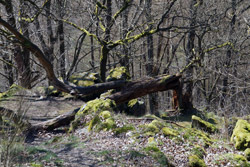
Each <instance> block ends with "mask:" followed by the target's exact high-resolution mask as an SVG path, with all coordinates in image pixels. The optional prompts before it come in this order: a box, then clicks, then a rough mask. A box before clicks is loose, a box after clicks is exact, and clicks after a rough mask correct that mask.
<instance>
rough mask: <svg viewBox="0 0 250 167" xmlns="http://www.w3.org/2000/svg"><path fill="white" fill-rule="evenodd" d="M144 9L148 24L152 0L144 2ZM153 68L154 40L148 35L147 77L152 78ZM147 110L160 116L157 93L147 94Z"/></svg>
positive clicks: (150, 19)
mask: <svg viewBox="0 0 250 167" xmlns="http://www.w3.org/2000/svg"><path fill="white" fill-rule="evenodd" d="M146 7H147V14H146V20H147V22H148V23H150V22H151V21H152V18H151V8H152V0H147V1H146ZM153 67H154V39H153V35H149V36H147V64H146V72H147V75H148V76H154V73H153ZM149 108H150V113H151V114H155V115H160V114H159V111H158V94H157V93H153V94H149Z"/></svg>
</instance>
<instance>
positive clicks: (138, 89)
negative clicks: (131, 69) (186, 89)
mask: <svg viewBox="0 0 250 167" xmlns="http://www.w3.org/2000/svg"><path fill="white" fill-rule="evenodd" d="M180 77H181V75H180V74H176V75H163V76H157V77H155V78H151V77H148V78H143V79H140V80H138V81H132V82H129V83H127V84H126V85H125V87H123V88H121V91H119V92H117V93H115V94H112V95H110V96H108V97H107V98H109V99H111V100H114V101H115V102H116V104H120V103H124V102H127V101H129V100H132V99H135V98H138V97H142V96H145V95H147V94H150V93H154V92H159V91H166V90H170V89H176V88H178V87H179V84H180V82H179V78H180Z"/></svg>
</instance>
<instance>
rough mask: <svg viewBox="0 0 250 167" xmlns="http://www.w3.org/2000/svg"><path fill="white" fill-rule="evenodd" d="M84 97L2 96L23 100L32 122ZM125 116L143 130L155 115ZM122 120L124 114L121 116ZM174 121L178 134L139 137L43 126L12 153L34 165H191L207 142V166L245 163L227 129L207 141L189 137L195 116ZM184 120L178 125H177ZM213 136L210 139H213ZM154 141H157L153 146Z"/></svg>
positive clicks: (8, 104) (12, 105)
mask: <svg viewBox="0 0 250 167" xmlns="http://www.w3.org/2000/svg"><path fill="white" fill-rule="evenodd" d="M83 104H84V102H82V101H80V100H67V99H65V98H58V97H55V98H45V99H42V98H39V97H38V96H27V97H24V98H22V100H21V102H20V100H15V99H13V98H12V99H9V100H5V101H2V102H1V106H3V107H5V108H9V109H12V110H15V109H17V108H18V106H22V108H23V109H24V110H26V111H27V112H26V117H27V118H28V120H29V122H30V123H31V124H35V123H38V122H41V121H45V120H48V119H51V118H54V117H55V116H58V115H60V114H62V113H64V112H67V111H72V110H74V109H76V108H79V107H80V106H81V105H83ZM117 118H120V120H126V121H127V123H128V124H131V125H133V126H134V127H136V128H135V129H136V130H138V131H139V129H140V127H141V125H144V124H148V123H150V122H151V121H152V120H151V119H147V118H145V117H141V118H134V117H131V116H126V115H124V114H117ZM118 120H119V119H118ZM173 121H175V123H173V124H172V123H169V127H172V128H173V129H175V130H176V131H178V132H179V135H178V136H177V137H171V136H164V135H163V134H162V133H161V132H159V133H157V134H155V135H153V136H152V135H149V136H145V135H144V134H139V135H137V136H136V137H133V135H132V133H131V132H127V133H122V134H120V135H115V134H114V133H113V132H112V131H100V132H94V131H91V132H89V131H88V129H87V127H82V128H78V129H77V130H76V131H75V132H73V133H67V127H62V128H59V129H57V130H54V131H52V132H40V133H39V134H38V135H37V136H36V137H35V138H34V139H33V140H31V141H29V142H25V143H24V144H23V145H22V146H23V147H22V148H24V150H23V151H22V152H21V153H20V154H19V155H18V156H15V157H12V159H14V160H15V162H17V163H19V165H17V166H30V167H32V166H33V167H43V166H44V167H49V166H51V167H52V166H65V167H85V166H86V167H90V166H91V167H94V166H143V167H150V166H167V164H169V163H171V164H172V166H176V167H185V166H188V165H189V160H190V159H189V157H190V155H191V154H193V152H195V151H197V150H195V149H196V148H197V146H202V150H200V152H202V154H203V155H202V159H203V160H204V162H205V164H206V165H207V166H218V167H219V166H228V167H231V166H232V167H233V166H237V165H241V164H240V163H241V162H240V161H237V160H236V159H235V158H234V155H236V154H237V155H243V152H240V151H237V150H235V149H234V146H233V145H232V143H230V142H229V140H227V139H225V138H224V137H223V135H222V134H221V132H219V133H216V134H213V135H208V136H209V140H210V139H211V143H210V144H209V145H206V144H205V145H206V146H205V145H204V140H202V139H201V138H199V137H198V136H191V137H189V136H188V137H187V135H186V132H185V130H183V129H184V128H191V122H189V121H178V120H177V121H176V120H173ZM177 125H178V126H177ZM209 142H210V141H209ZM149 143H154V146H157V147H149Z"/></svg>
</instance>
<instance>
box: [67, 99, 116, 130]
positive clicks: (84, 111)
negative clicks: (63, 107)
mask: <svg viewBox="0 0 250 167" xmlns="http://www.w3.org/2000/svg"><path fill="white" fill-rule="evenodd" d="M115 106H116V104H115V102H114V101H113V100H110V99H95V100H91V101H89V102H87V104H84V105H83V106H82V107H81V108H80V109H79V111H78V112H77V113H76V117H75V120H74V121H73V122H72V123H71V127H70V130H69V132H72V131H74V130H75V129H76V128H77V126H79V125H80V122H81V125H85V124H88V125H89V128H88V129H89V130H92V129H93V127H94V126H95V125H96V124H97V123H98V124H100V123H103V121H105V120H106V119H109V118H111V117H109V115H110V116H111V112H112V111H113V108H115ZM86 115H92V117H93V118H94V119H92V120H91V121H90V122H89V123H88V122H82V120H84V118H85V116H86ZM100 117H101V118H102V119H100ZM108 117H109V118H108ZM109 123H110V122H106V123H104V125H103V126H106V125H107V126H109ZM99 127H100V126H99Z"/></svg>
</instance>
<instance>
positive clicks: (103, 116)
mask: <svg viewBox="0 0 250 167" xmlns="http://www.w3.org/2000/svg"><path fill="white" fill-rule="evenodd" d="M99 117H102V118H103V119H108V118H110V117H111V113H110V112H109V111H108V110H106V111H102V112H101V113H100V114H99Z"/></svg>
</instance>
